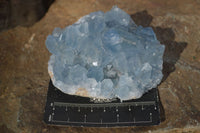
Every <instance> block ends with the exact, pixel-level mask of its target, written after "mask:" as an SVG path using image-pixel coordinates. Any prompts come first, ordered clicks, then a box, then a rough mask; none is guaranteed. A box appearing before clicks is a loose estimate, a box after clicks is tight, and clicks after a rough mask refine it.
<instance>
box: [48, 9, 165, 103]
mask: <svg viewBox="0 0 200 133" xmlns="http://www.w3.org/2000/svg"><path fill="white" fill-rule="evenodd" d="M46 46H47V49H48V50H49V52H51V53H52V56H51V58H50V60H49V64H48V71H49V74H50V76H51V79H52V81H53V84H54V85H55V86H56V87H57V88H59V89H60V90H61V91H63V92H64V93H68V94H72V95H76V94H78V95H83V96H88V97H95V98H108V99H112V98H115V97H119V98H120V99H121V100H128V99H132V98H139V97H141V96H142V95H143V94H144V93H145V92H147V91H148V90H150V89H152V88H154V87H156V86H157V85H158V84H159V83H160V81H161V79H162V77H163V75H162V64H163V53H164V49H165V47H164V45H161V44H160V42H159V41H158V40H157V38H156V35H155V33H154V31H153V29H152V28H151V27H145V28H144V27H142V26H137V25H136V24H135V23H134V21H133V20H132V19H131V17H130V15H128V14H127V13H126V12H124V11H123V10H121V9H120V8H118V7H117V6H114V7H113V8H112V9H111V10H110V11H108V12H106V13H104V12H101V11H98V12H93V13H90V14H89V15H86V16H84V17H82V18H81V19H79V20H78V21H77V22H76V23H74V24H72V25H70V26H68V27H66V28H64V29H60V28H55V30H54V31H53V33H52V35H49V36H48V37H47V40H46ZM79 88H83V89H84V91H83V93H84V94H81V93H80V92H78V91H79V90H80V89H79Z"/></svg>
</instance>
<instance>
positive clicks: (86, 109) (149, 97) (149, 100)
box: [44, 81, 160, 127]
mask: <svg viewBox="0 0 200 133" xmlns="http://www.w3.org/2000/svg"><path fill="white" fill-rule="evenodd" d="M44 121H45V123H47V124H51V125H63V126H64V125H65V126H82V127H121V126H151V125H158V124H159V123H160V108H159V96H158V90H157V88H153V89H151V90H150V91H149V92H147V93H146V94H144V95H143V96H142V97H141V98H139V99H132V100H128V101H122V102H121V101H120V100H119V99H114V100H112V101H110V102H105V101H104V102H98V101H94V100H91V99H90V98H87V97H80V96H74V95H68V94H65V93H62V92H61V91H60V90H59V89H57V88H56V87H54V86H53V84H52V82H51V81H50V83H49V88H48V93H47V102H46V107H45V113H44Z"/></svg>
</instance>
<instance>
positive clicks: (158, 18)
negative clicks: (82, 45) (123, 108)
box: [0, 0, 200, 133]
mask: <svg viewBox="0 0 200 133" xmlns="http://www.w3.org/2000/svg"><path fill="white" fill-rule="evenodd" d="M113 5H118V7H120V8H121V9H123V10H124V11H126V12H127V13H128V14H131V16H132V18H133V20H134V22H135V23H136V24H138V25H143V26H151V27H152V28H153V30H154V31H155V33H156V36H157V38H158V40H159V41H160V42H161V44H165V47H166V49H165V53H164V66H163V72H164V79H163V81H162V82H161V84H160V85H159V87H158V88H159V93H160V98H161V102H162V105H163V108H164V114H165V115H162V120H164V121H163V122H162V123H161V124H160V125H159V126H153V127H126V128H82V127H80V128H75V127H52V126H47V125H45V124H44V123H43V121H42V119H43V111H44V106H45V100H46V92H47V86H48V82H49V79H50V77H49V75H48V72H47V66H48V64H47V62H48V60H49V56H50V53H48V50H47V49H46V46H45V40H46V36H47V35H49V34H51V32H52V31H53V29H54V27H61V28H64V27H66V26H67V25H71V24H73V23H74V22H76V21H77V20H78V19H79V18H80V17H81V16H84V15H86V14H89V13H90V12H94V11H99V10H102V11H104V12H105V11H108V10H110V9H111V8H112V6H113ZM145 10H146V11H145ZM199 12H200V3H199V2H198V1H196V0H182V1H174V0H168V1H160V0H152V1H141V0H136V1H134V2H133V0H123V1H121V0H115V1H114V0H109V1H108V0H105V1H104V0H96V1H95V0H84V1H83V0H69V1H66V0H59V1H56V2H55V3H54V4H53V5H52V6H51V7H50V9H49V12H48V13H47V14H46V16H45V17H44V18H43V19H42V20H41V21H40V22H38V23H36V24H35V25H34V26H32V27H29V28H24V27H16V28H14V29H11V30H8V31H4V32H1V33H0V72H1V74H0V132H8V133H10V132H11V133H12V132H15V133H19V132H22V133H32V132H36V133H55V132H60V133H66V132H69V133H80V132H83V133H94V132H95V133H102V132H103V133H113V132H116V133H121V132H126V133H144V132H155V133H158V132H160V133H163V132H164V133H184V132H194V133H198V132H199V131H200V126H199V124H200V117H199V116H200V106H199V105H200V99H199V94H200V80H199V79H200V51H199V49H200V38H199V36H200V32H199V31H200V16H199Z"/></svg>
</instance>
